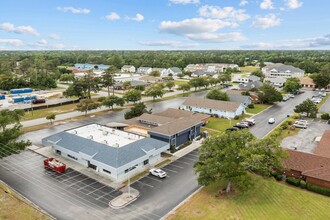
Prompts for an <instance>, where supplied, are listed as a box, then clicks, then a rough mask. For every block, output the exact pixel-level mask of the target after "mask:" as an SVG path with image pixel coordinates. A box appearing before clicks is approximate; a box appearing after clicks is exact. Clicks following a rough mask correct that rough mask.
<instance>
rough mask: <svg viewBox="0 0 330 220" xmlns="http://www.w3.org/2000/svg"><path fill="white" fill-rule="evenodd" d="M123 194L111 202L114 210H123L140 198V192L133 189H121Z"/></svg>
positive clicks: (110, 204)
mask: <svg viewBox="0 0 330 220" xmlns="http://www.w3.org/2000/svg"><path fill="white" fill-rule="evenodd" d="M120 191H122V192H123V193H122V194H121V195H120V196H117V197H116V198H114V199H113V200H111V201H110V202H109V206H110V207H111V208H113V209H121V208H124V207H125V206H127V205H128V204H130V203H132V202H134V201H135V200H136V199H137V198H138V197H139V196H140V192H139V191H137V190H136V189H134V188H132V187H128V186H126V187H124V188H123V189H121V190H120Z"/></svg>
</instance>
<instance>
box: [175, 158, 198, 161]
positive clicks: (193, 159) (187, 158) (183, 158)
mask: <svg viewBox="0 0 330 220" xmlns="http://www.w3.org/2000/svg"><path fill="white" fill-rule="evenodd" d="M185 159H186V160H189V161H192V162H196V161H197V160H196V159H190V158H186V157H181V158H180V159H179V160H185Z"/></svg>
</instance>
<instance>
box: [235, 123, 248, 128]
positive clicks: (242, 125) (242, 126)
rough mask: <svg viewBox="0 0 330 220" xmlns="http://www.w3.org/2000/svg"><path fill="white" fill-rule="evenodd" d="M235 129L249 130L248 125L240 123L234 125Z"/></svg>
mask: <svg viewBox="0 0 330 220" xmlns="http://www.w3.org/2000/svg"><path fill="white" fill-rule="evenodd" d="M233 127H235V128H238V129H245V128H248V127H249V126H248V125H246V124H240V123H237V124H236V125H234V126H233Z"/></svg>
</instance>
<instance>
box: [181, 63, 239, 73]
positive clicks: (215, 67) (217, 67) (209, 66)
mask: <svg viewBox="0 0 330 220" xmlns="http://www.w3.org/2000/svg"><path fill="white" fill-rule="evenodd" d="M228 68H232V69H233V68H236V69H238V70H239V69H240V68H239V66H238V65H237V64H224V63H198V64H188V65H187V66H186V67H185V68H184V70H185V71H189V72H194V71H196V70H204V71H206V72H213V73H219V72H224V71H225V70H226V69H228Z"/></svg>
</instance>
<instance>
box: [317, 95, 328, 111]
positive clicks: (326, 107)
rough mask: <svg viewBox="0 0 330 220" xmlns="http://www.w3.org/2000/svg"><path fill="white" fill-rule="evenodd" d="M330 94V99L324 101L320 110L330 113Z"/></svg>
mask: <svg viewBox="0 0 330 220" xmlns="http://www.w3.org/2000/svg"><path fill="white" fill-rule="evenodd" d="M329 97H330V96H328V99H327V100H326V101H325V103H323V105H322V106H321V107H320V109H319V112H327V113H330V98H329Z"/></svg>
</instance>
